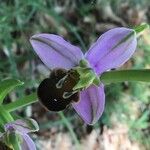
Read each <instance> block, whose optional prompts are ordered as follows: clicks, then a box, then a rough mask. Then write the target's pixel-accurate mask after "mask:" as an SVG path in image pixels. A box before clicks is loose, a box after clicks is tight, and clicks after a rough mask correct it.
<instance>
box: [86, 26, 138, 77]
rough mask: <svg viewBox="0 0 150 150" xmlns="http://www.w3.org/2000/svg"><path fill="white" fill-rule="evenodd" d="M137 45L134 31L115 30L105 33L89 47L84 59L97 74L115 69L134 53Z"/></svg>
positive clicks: (126, 29)
mask: <svg viewBox="0 0 150 150" xmlns="http://www.w3.org/2000/svg"><path fill="white" fill-rule="evenodd" d="M136 45H137V40H136V35H135V32H134V30H132V29H128V28H115V29H112V30H109V31H107V32H106V33H104V34H103V35H101V36H100V37H99V39H98V40H97V41H96V42H95V43H94V44H93V45H92V46H91V47H90V49H89V51H88V52H87V54H86V59H87V60H88V61H89V62H90V64H91V66H92V67H93V68H94V70H95V71H96V73H97V74H101V73H103V72H104V71H106V70H109V69H112V68H117V67H119V66H121V65H122V64H124V63H125V62H126V61H127V60H128V59H129V58H130V57H131V56H132V54H133V53H134V51H135V49H136Z"/></svg>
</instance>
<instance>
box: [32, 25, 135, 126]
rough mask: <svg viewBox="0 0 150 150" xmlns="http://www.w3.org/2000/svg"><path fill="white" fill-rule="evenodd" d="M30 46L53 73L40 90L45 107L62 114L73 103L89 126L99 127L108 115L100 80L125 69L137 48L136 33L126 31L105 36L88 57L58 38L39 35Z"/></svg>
mask: <svg viewBox="0 0 150 150" xmlns="http://www.w3.org/2000/svg"><path fill="white" fill-rule="evenodd" d="M30 42H31V45H32V47H33V49H34V51H35V52H36V53H37V55H38V56H39V57H40V59H41V60H42V62H43V63H44V64H45V65H46V66H47V67H48V68H49V69H50V70H52V73H51V75H50V77H49V78H47V79H45V80H43V81H42V83H41V84H40V86H39V89H38V96H39V99H40V101H41V102H42V104H44V106H45V107H46V108H47V109H49V110H52V111H59V110H63V109H64V108H66V106H68V105H69V104H70V103H71V104H72V106H73V108H74V109H75V111H76V112H77V113H78V115H79V116H80V117H81V118H82V119H83V120H84V122H85V123H87V124H94V123H96V122H97V121H98V119H99V118H100V117H101V115H102V113H103V111H104V107H105V93H104V84H103V83H102V82H101V81H100V80H99V77H100V76H101V74H102V73H104V72H106V71H109V70H110V69H114V68H118V67H120V66H121V65H123V64H124V63H125V62H126V61H127V60H129V59H130V58H131V56H132V54H133V53H134V52H135V49H136V46H137V39H136V33H135V31H134V30H132V29H129V28H124V27H119V28H114V29H111V30H109V31H107V32H105V33H104V34H102V35H101V36H100V37H99V38H98V40H97V41H96V42H95V43H94V44H92V45H91V47H90V48H89V50H88V51H87V52H86V53H85V54H83V53H82V51H81V49H80V48H79V47H77V46H74V45H72V44H70V43H69V42H67V41H65V40H64V39H63V38H62V37H61V36H58V35H54V34H46V33H42V34H36V35H34V36H32V37H31V39H30ZM66 82H67V83H66ZM65 83H66V84H65ZM69 83H71V85H70V84H69ZM58 104H60V105H58Z"/></svg>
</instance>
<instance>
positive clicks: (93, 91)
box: [73, 84, 105, 124]
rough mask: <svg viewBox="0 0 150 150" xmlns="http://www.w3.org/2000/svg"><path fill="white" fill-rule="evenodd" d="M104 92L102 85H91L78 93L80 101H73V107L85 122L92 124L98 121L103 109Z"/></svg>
mask: <svg viewBox="0 0 150 150" xmlns="http://www.w3.org/2000/svg"><path fill="white" fill-rule="evenodd" d="M104 105H105V93H104V86H103V84H101V85H100V86H99V87H97V86H95V85H91V86H90V87H88V88H87V89H86V90H84V91H82V92H81V93H80V101H79V102H78V103H74V104H73V107H74V109H75V110H76V112H77V113H78V114H79V116H80V117H81V118H82V119H83V120H84V121H85V123H87V124H94V123H95V122H97V121H98V119H99V118H100V117H101V115H102V113H103V111H104Z"/></svg>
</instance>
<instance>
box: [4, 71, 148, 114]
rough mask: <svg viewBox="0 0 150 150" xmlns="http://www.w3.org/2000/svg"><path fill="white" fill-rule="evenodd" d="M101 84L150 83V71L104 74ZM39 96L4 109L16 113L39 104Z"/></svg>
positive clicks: (10, 104) (30, 97) (26, 98)
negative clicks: (23, 108) (28, 106)
mask: <svg viewBox="0 0 150 150" xmlns="http://www.w3.org/2000/svg"><path fill="white" fill-rule="evenodd" d="M100 80H101V82H103V83H104V84H110V83H116V82H124V81H136V82H137V81H141V82H150V69H142V70H115V71H108V72H104V73H103V74H102V75H101V76H100ZM37 99H38V98H37V94H36V93H32V94H31V95H28V96H25V97H24V98H21V99H18V100H16V101H14V102H12V103H9V104H6V105H3V108H4V109H5V110H6V111H8V112H11V111H15V110H18V109H19V108H22V107H25V106H27V105H30V104H32V103H35V102H37V101H38V100H37Z"/></svg>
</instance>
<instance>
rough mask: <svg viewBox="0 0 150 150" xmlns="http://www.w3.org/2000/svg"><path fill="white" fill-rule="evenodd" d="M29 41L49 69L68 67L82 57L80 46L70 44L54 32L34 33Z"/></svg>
mask: <svg viewBox="0 0 150 150" xmlns="http://www.w3.org/2000/svg"><path fill="white" fill-rule="evenodd" d="M30 42H31V44H32V46H33V49H34V50H35V52H36V53H37V55H38V56H39V57H40V58H41V60H42V61H43V63H44V64H45V65H46V66H47V67H48V68H50V69H54V68H65V69H70V68H72V67H74V66H77V65H78V64H79V61H80V60H81V59H82V58H83V54H82V52H81V50H80V48H78V47H76V46H73V45H71V44H70V43H69V42H67V41H65V40H64V39H63V38H62V37H60V36H58V35H54V34H44V33H43V34H36V35H34V36H32V37H31V39H30Z"/></svg>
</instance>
